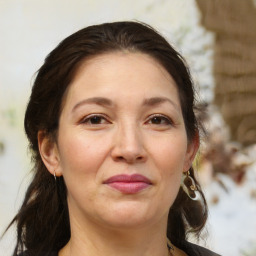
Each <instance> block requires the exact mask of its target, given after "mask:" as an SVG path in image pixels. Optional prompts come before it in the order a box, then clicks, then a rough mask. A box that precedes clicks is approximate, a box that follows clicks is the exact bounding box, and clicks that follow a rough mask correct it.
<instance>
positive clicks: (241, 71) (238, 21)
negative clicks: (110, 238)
mask: <svg viewBox="0 0 256 256" xmlns="http://www.w3.org/2000/svg"><path fill="white" fill-rule="evenodd" d="M117 20H139V21H143V22H146V23H148V24H150V25H152V26H153V27H155V28H156V29H157V30H159V31H160V32H161V33H162V34H163V35H164V36H165V37H166V38H167V39H168V40H169V41H170V43H172V44H173V45H174V46H175V48H176V49H177V50H178V51H180V52H181V53H182V55H183V56H185V58H186V60H187V62H188V65H189V66H190V68H191V73H192V76H193V79H194V81H195V86H196V89H197V91H198V98H199V103H198V105H199V106H200V108H201V109H203V110H206V111H204V114H202V113H198V117H199V118H200V120H202V122H203V123H204V125H205V127H206V130H207V134H206V135H203V138H202V145H201V149H200V153H199V154H198V156H197V161H196V168H197V170H198V176H199V178H200V180H201V183H202V185H203V189H204V191H205V193H206V197H207V200H208V203H209V210H210V217H209V222H208V225H207V227H206V230H205V231H204V232H203V234H202V239H201V240H200V241H196V240H195V239H194V238H193V237H191V240H192V241H194V242H196V243H199V244H202V245H203V246H206V247H208V248H210V249H212V250H214V251H216V252H218V253H220V254H222V255H224V256H231V255H232V256H242V255H243V256H255V255H256V29H255V26H256V1H255V0H243V1H242V0H140V1H136V0H122V1H119V0H107V1H103V0H73V1H68V0H44V1H39V0H8V1H4V0H0V35H1V36H0V59H1V61H0V233H2V232H3V231H4V229H5V228H6V226H7V225H8V223H9V222H10V221H11V219H12V218H13V216H14V214H15V213H16V212H17V210H18V208H19V206H20V204H21V201H22V199H23V197H24V193H25V190H26V187H27V185H28V183H29V180H30V173H29V170H30V156H29V154H28V151H27V141H26V138H25V136H24V131H23V116H24V111H25V107H26V103H27V101H28V97H29V94H30V90H31V86H32V83H33V79H34V76H35V73H36V71H37V70H38V69H39V67H40V66H41V65H42V63H43V61H44V58H45V57H46V55H47V54H48V53H49V52H50V51H51V50H52V49H53V48H54V47H55V46H56V45H57V44H58V43H59V42H60V41H61V40H62V39H64V38H65V37H66V36H68V35H69V34H71V33H73V32H75V31H77V30H79V29H81V28H83V27H85V26H88V25H91V24H97V23H102V22H108V21H117ZM14 236H15V231H14V230H13V229H11V230H10V232H8V233H7V235H6V236H4V238H2V239H1V240H0V256H8V255H11V251H12V248H13V246H14V242H13V241H14Z"/></svg>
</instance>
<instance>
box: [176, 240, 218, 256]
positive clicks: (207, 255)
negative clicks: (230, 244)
mask: <svg viewBox="0 0 256 256" xmlns="http://www.w3.org/2000/svg"><path fill="white" fill-rule="evenodd" d="M180 249H181V250H183V251H184V252H185V253H186V254H187V255H188V256H220V255H219V254H217V253H214V252H212V251H210V250H208V249H206V248H204V247H201V246H199V245H196V244H192V243H189V242H187V241H184V242H183V243H182V245H181V246H180Z"/></svg>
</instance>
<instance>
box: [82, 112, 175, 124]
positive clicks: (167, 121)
mask: <svg viewBox="0 0 256 256" xmlns="http://www.w3.org/2000/svg"><path fill="white" fill-rule="evenodd" d="M93 118H99V120H98V121H100V122H98V123H97V122H96V123H92V119H93ZM154 118H159V119H160V123H157V124H155V123H151V124H152V125H173V121H172V120H171V119H170V118H169V117H167V116H165V115H162V114H154V115H151V116H149V118H148V119H147V121H146V124H147V123H150V122H152V120H153V119H154ZM102 120H104V123H105V122H107V123H111V122H110V121H109V120H108V118H107V117H106V116H105V115H103V114H91V115H89V116H86V117H85V118H83V119H82V120H81V121H80V123H81V124H89V125H100V124H104V123H101V121H102ZM96 121H97V120H96ZM158 121H159V120H158ZM162 121H164V123H161V122H162Z"/></svg>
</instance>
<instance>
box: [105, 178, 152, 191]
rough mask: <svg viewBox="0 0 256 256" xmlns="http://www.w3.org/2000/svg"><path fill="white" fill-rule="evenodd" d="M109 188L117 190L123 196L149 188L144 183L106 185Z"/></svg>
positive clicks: (113, 183)
mask: <svg viewBox="0 0 256 256" xmlns="http://www.w3.org/2000/svg"><path fill="white" fill-rule="evenodd" d="M108 185H109V186H110V187H112V188H114V189H116V190H119V191H120V192H121V193H123V194H136V193H138V192H140V191H141V190H144V189H146V188H148V187H149V186H150V184H148V183H145V182H136V181H134V182H112V183H109V184H108Z"/></svg>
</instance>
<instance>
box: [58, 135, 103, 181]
mask: <svg viewBox="0 0 256 256" xmlns="http://www.w3.org/2000/svg"><path fill="white" fill-rule="evenodd" d="M59 148H60V163H61V169H62V172H63V175H64V176H65V175H67V174H68V173H71V174H73V173H76V175H88V174H89V173H97V169H98V168H99V166H100V165H101V163H102V161H103V160H104V157H105V152H106V144H103V143H102V140H95V139H93V137H90V136H86V137H85V136H83V135H82V134H80V135H76V136H75V135H74V136H66V138H65V139H64V140H61V141H60V143H59Z"/></svg>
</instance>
